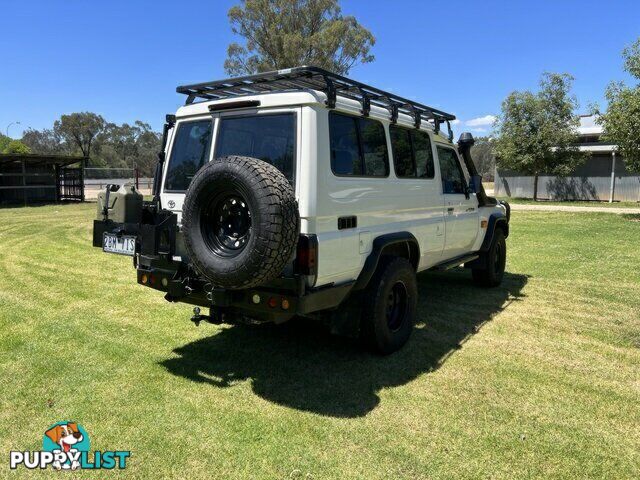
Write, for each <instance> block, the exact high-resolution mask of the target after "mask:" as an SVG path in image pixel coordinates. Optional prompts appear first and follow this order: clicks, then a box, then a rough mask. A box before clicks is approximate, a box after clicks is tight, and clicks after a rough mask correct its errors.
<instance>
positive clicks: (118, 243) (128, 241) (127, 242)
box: [102, 233, 136, 256]
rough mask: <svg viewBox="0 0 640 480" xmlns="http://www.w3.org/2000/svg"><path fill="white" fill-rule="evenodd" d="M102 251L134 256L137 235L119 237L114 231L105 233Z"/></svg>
mask: <svg viewBox="0 0 640 480" xmlns="http://www.w3.org/2000/svg"><path fill="white" fill-rule="evenodd" d="M102 251H103V252H107V253H117V254H119V255H131V256H133V254H134V253H136V237H127V236H126V235H122V236H120V237H119V236H117V235H114V234H113V233H105V234H104V236H103V237H102Z"/></svg>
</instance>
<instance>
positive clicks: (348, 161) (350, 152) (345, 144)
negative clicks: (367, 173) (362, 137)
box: [329, 112, 362, 175]
mask: <svg viewBox="0 0 640 480" xmlns="http://www.w3.org/2000/svg"><path fill="white" fill-rule="evenodd" d="M329 138H330V144H331V170H333V173H335V174H336V175H362V163H361V162H360V147H359V144H358V125H357V119H356V118H355V117H348V116H346V115H339V114H336V113H334V112H330V113H329Z"/></svg>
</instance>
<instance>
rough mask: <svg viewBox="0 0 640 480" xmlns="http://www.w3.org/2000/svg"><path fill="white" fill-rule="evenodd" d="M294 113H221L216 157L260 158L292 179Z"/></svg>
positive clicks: (294, 135) (294, 144) (294, 139)
mask: <svg viewBox="0 0 640 480" xmlns="http://www.w3.org/2000/svg"><path fill="white" fill-rule="evenodd" d="M295 146H296V117H295V114H293V113H278V114H275V113H274V114H262V115H251V116H242V117H222V118H220V126H219V128H218V136H217V140H216V148H215V158H221V157H226V156H229V155H243V156H247V157H253V158H259V159H260V160H262V161H265V162H267V163H270V164H271V165H273V166H274V167H276V168H277V169H278V170H280V171H281V172H282V173H283V174H284V176H285V177H287V179H288V180H289V182H291V183H293V174H294V164H295Z"/></svg>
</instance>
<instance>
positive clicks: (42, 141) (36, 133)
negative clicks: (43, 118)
mask: <svg viewBox="0 0 640 480" xmlns="http://www.w3.org/2000/svg"><path fill="white" fill-rule="evenodd" d="M22 143H24V144H25V145H27V146H28V147H29V149H30V150H31V151H32V152H34V153H40V154H45V155H46V154H64V153H68V152H67V145H66V144H65V143H64V142H63V141H62V139H61V138H60V136H59V135H56V134H55V133H54V131H53V130H51V129H46V128H45V129H43V130H34V129H32V128H30V129H28V130H27V131H26V132H24V134H23V135H22Z"/></svg>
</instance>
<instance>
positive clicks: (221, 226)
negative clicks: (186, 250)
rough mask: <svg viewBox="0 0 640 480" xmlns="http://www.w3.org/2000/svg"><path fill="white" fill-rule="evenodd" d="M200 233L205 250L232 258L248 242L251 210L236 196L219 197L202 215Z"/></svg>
mask: <svg viewBox="0 0 640 480" xmlns="http://www.w3.org/2000/svg"><path fill="white" fill-rule="evenodd" d="M201 221H202V223H201V226H202V231H203V235H204V238H205V241H206V242H207V244H208V246H209V248H211V250H213V251H214V252H215V253H216V254H217V255H220V256H222V257H235V256H238V255H240V253H242V251H243V250H244V249H245V248H246V246H247V244H248V243H249V239H250V238H251V209H250V208H249V204H248V202H247V201H246V200H245V199H244V198H243V196H242V195H240V194H239V193H235V192H234V193H221V194H219V195H217V196H216V197H215V198H213V199H212V201H211V202H209V206H208V208H206V209H205V210H204V212H203V216H202V220H201Z"/></svg>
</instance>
